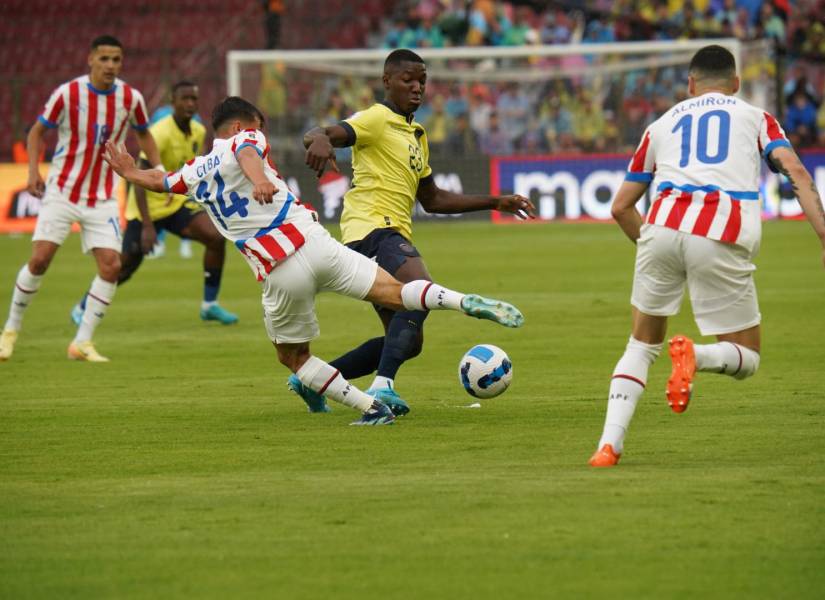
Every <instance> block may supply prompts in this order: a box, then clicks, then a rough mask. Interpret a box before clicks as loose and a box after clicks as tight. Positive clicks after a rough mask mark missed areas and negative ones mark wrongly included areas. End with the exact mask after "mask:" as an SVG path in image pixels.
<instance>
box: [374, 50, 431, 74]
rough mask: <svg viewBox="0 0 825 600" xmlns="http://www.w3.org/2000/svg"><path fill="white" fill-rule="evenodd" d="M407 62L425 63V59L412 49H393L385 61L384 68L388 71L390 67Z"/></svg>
mask: <svg viewBox="0 0 825 600" xmlns="http://www.w3.org/2000/svg"><path fill="white" fill-rule="evenodd" d="M405 62H413V63H421V64H422V65H423V64H424V59H423V58H421V57H420V56H418V55H417V54H416V53H415V52H413V51H412V50H407V49H406V48H399V49H398V50H393V51H392V52H390V54H389V56H387V60H385V61H384V70H385V71H386V70H387V69H388V68H389V67H397V66H399V65H401V63H405Z"/></svg>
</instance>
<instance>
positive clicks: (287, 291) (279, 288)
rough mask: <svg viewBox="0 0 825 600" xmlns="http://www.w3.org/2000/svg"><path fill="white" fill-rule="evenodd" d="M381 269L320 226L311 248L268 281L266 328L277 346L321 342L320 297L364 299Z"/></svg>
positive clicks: (308, 239)
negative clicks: (320, 294) (328, 294)
mask: <svg viewBox="0 0 825 600" xmlns="http://www.w3.org/2000/svg"><path fill="white" fill-rule="evenodd" d="M377 274H378V265H377V263H375V261H372V260H370V259H369V258H367V257H366V256H364V255H362V254H358V253H357V252H355V251H354V250H350V249H349V248H347V247H346V246H344V245H343V244H341V243H339V242H338V241H336V240H335V239H333V237H332V236H331V235H329V233H328V232H327V230H326V229H324V228H323V227H321V226H320V225H315V226H313V227H311V228H310V231H309V233H307V234H306V243H305V244H304V245H303V246H301V248H299V249H298V251H297V252H296V253H295V254H293V255H292V256H290V257H289V258H287V259H286V260H284V261H283V262H282V263H279V264H278V266H276V267H275V268H274V269H273V270H272V272H271V273H270V274H269V276H268V277H267V278H266V279H265V280H264V282H263V296H262V298H261V303H262V304H263V307H264V325H265V326H266V332H267V333H268V334H269V338H270V339H271V340H272V341H273V342H276V343H281V344H298V343H301V342H308V341H310V340H313V339H315V338H316V337H318V334H319V333H320V328H319V327H318V318H317V317H316V316H315V295H316V294H317V293H318V292H336V293H338V294H343V295H344V296H349V297H351V298H357V299H359V300H363V299H364V298H365V297H366V295H367V294H368V293H369V291H370V289H372V285H373V283H375V277H376V275H377Z"/></svg>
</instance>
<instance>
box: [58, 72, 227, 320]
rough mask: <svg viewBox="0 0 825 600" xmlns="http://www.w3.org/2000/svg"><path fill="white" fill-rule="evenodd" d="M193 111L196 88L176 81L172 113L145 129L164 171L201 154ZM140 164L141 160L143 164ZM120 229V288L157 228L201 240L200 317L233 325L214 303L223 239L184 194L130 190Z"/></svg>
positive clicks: (202, 131)
mask: <svg viewBox="0 0 825 600" xmlns="http://www.w3.org/2000/svg"><path fill="white" fill-rule="evenodd" d="M197 112H198V86H197V85H195V84H194V83H192V82H190V81H179V82H178V83H176V84H175V85H173V86H172V114H170V115H168V116H166V117H164V118H162V119H160V120H159V121H157V122H156V123H154V124H153V125H152V126H151V127H149V131H151V132H152V136H153V137H154V138H155V143H156V144H157V147H158V151H159V153H160V160H161V162H162V163H163V168H164V169H166V171H177V170H178V169H180V168H181V167H182V166H183V165H184V164H185V163H186V162H188V161H190V160H192V159H193V158H195V157H196V156H198V155H199V154H200V153H201V150H203V142H204V139H205V138H206V128H205V127H204V126H203V125H202V124H201V123H199V122H198V121H197V120H195V119H194V118H193V117H194V116H195V114H196V113H197ZM144 163H145V160H144ZM126 220H127V224H126V231H125V232H124V235H123V250H122V256H121V263H122V266H121V269H120V276H119V277H118V285H122V284H123V283H125V282H126V281H128V280H129V278H130V277H131V276H132V275H133V274H134V273H135V271H137V269H138V267H140V264H141V262H143V257H144V255H145V254H148V253H149V252H151V250H152V247H153V246H154V244H155V242H156V241H157V231H158V229H165V230H168V231H171V232H172V233H174V234H176V235H178V236H180V237H182V238H184V237H185V238H191V239H194V240H197V241H199V242H201V243H202V244H203V245H204V246H205V247H206V248H205V250H204V253H203V271H204V278H205V279H204V283H203V302H202V303H201V311H200V315H201V319H203V320H204V321H218V322H220V323H223V324H224V325H231V324H233V323H237V322H238V317H237V316H236V315H234V314H232V313H230V312H229V311H227V310H225V309H224V308H223V307H222V306H220V305H219V304H218V292H219V290H220V285H221V274H222V273H223V263H224V255H225V252H224V239H223V236H222V235H221V234H220V233H218V230H217V229H215V226H214V225H213V224H212V221H210V220H209V216H208V215H207V214H206V213H204V212H203V209H202V208H200V206H199V205H198V204H197V203H196V202H194V201H191V200H188V199H187V198H186V196H183V195H180V194H167V193H156V192H147V191H146V190H144V189H143V188H141V187H136V186H132V187H131V189H130V190H129V199H128V203H127V205H126ZM85 302H86V297H85V296H84V298H83V300H81V302H80V303H78V304H77V305H75V307H74V309H73V310H72V320H74V321H75V322H77V321H78V319H77V317H78V316H82V314H83V308H84V305H85Z"/></svg>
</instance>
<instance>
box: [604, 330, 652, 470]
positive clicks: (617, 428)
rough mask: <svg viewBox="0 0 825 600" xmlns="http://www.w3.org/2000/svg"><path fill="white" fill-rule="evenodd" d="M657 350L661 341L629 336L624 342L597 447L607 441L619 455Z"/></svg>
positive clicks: (611, 385) (612, 380)
mask: <svg viewBox="0 0 825 600" xmlns="http://www.w3.org/2000/svg"><path fill="white" fill-rule="evenodd" d="M661 351H662V344H655V345H651V344H645V343H644V342H640V341H639V340H637V339H635V338H633V337H632V336H631V338H630V340H629V341H628V342H627V347H626V348H625V351H624V355H623V356H622V357H621V358H620V359H619V362H618V363H616V368H615V369H613V379H611V381H610V397H609V398H608V400H607V415H606V416H605V419H604V431H603V432H602V437H601V439H600V440H599V448H601V447H602V446H604V445H605V444H610V445H611V446H613V450H614V451H615V452H616V453H617V454H621V452H622V449H623V448H624V436H625V434H626V433H627V428H628V427H630V420H631V419H632V418H633V413H634V412H635V411H636V403H637V402H638V401H639V398H640V397H641V395H642V392H644V390H645V385H646V384H647V371H648V369H649V368H650V365H652V364H653V361H655V360H656V357H657V356H659V353H660V352H661Z"/></svg>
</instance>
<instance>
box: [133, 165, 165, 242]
mask: <svg viewBox="0 0 825 600" xmlns="http://www.w3.org/2000/svg"><path fill="white" fill-rule="evenodd" d="M151 166H152V165H150V164H149V161H148V160H146V159H145V158H141V159H140V167H141V168H144V169H149V168H151ZM158 171H160V169H158ZM135 204H137V209H138V212H139V213H140V221H141V224H142V227H141V231H140V249H141V251H142V252H143V253H144V254H149V253H150V252H151V251H152V248H153V247H154V246H155V244H156V243H157V241H158V232H157V231H156V230H155V224H154V223H153V222H152V217H151V216H150V214H149V203H148V202H147V200H146V190H145V189H144V188H142V187H141V186H139V185H136V186H135Z"/></svg>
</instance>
